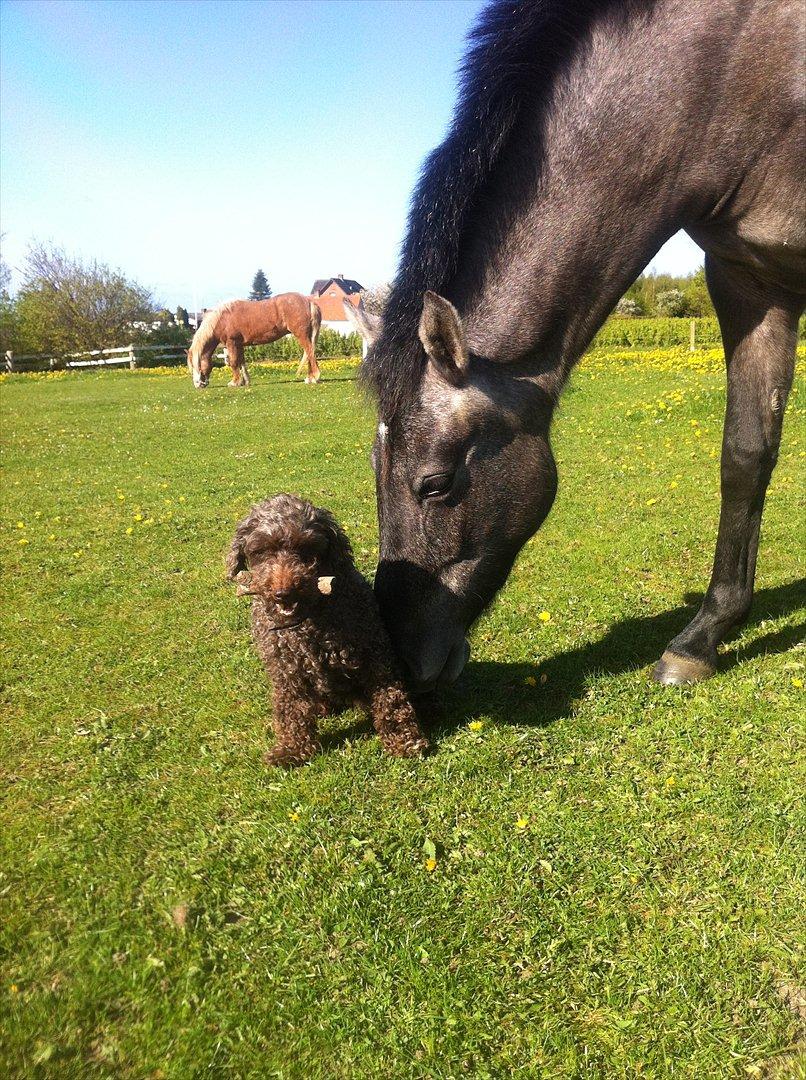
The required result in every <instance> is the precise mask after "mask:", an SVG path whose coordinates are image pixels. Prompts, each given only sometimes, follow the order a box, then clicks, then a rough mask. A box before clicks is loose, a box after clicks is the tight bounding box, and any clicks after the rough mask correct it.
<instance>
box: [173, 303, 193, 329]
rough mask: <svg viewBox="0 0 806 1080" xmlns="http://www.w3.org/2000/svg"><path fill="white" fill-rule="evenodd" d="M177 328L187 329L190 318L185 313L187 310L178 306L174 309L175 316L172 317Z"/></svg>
mask: <svg viewBox="0 0 806 1080" xmlns="http://www.w3.org/2000/svg"><path fill="white" fill-rule="evenodd" d="M174 319H175V321H176V325H177V326H184V327H185V329H187V328H188V327H189V326H190V316H189V315H188V313H187V309H186V308H183V307H182V305H181V304H180V305H179V307H178V308H177V309H176V315H175V316H174Z"/></svg>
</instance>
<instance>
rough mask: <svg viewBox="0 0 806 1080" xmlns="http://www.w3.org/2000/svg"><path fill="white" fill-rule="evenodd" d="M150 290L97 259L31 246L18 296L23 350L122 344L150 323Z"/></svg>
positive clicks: (45, 247) (86, 347) (58, 249)
mask: <svg viewBox="0 0 806 1080" xmlns="http://www.w3.org/2000/svg"><path fill="white" fill-rule="evenodd" d="M153 312H154V301H153V299H152V297H151V294H150V292H149V291H148V289H145V288H143V286H142V285H138V284H137V283H136V282H133V281H130V280H129V279H128V278H126V277H124V275H123V274H121V273H120V272H119V271H117V270H112V269H111V268H110V267H108V266H104V265H103V264H101V263H97V262H92V263H86V264H85V263H82V262H81V261H79V260H78V259H73V258H71V257H69V256H68V255H67V254H66V253H65V252H64V251H63V250H61V249H60V248H56V247H48V246H46V245H43V244H36V245H34V246H33V247H31V249H30V251H29V252H28V257H27V259H26V264H25V268H24V271H23V283H22V286H21V288H20V290H19V293H18V295H17V315H18V317H19V325H20V335H21V337H22V339H23V340H24V343H25V351H30V352H51V351H52V352H63V353H64V352H78V351H80V350H83V349H103V348H111V347H113V346H116V345H125V344H126V343H127V342H128V341H131V339H132V337H133V336H135V334H136V332H137V329H138V324H140V329H143V328H147V327H150V325H151V322H152V321H153V318H154V315H153Z"/></svg>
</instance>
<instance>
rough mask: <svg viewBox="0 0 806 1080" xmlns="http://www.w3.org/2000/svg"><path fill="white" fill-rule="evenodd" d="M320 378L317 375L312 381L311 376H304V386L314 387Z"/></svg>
mask: <svg viewBox="0 0 806 1080" xmlns="http://www.w3.org/2000/svg"><path fill="white" fill-rule="evenodd" d="M321 377H322V376H321V375H317V376H316V378H315V379H314V378H313V376H311V375H306V376H305V382H306V384H307V385H308V386H315V385H316V383H318V382H319V380H320V379H321Z"/></svg>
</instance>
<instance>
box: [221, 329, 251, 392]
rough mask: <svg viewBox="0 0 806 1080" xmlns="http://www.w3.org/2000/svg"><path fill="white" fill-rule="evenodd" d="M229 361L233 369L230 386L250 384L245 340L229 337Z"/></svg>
mask: <svg viewBox="0 0 806 1080" xmlns="http://www.w3.org/2000/svg"><path fill="white" fill-rule="evenodd" d="M227 363H228V364H229V366H230V368H231V369H232V378H231V379H230V382H229V385H230V386H249V381H250V380H249V372H248V371H247V368H246V363H245V362H244V354H243V342H242V341H241V340H240V339H239V338H228V339H227Z"/></svg>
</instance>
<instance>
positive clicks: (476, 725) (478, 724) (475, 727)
mask: <svg viewBox="0 0 806 1080" xmlns="http://www.w3.org/2000/svg"><path fill="white" fill-rule="evenodd" d="M467 726H468V727H469V728H470V730H471V731H481V729H482V728H483V727H484V724H483V723H482V721H481V720H471V721H470V723H469V724H468V725H467Z"/></svg>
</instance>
